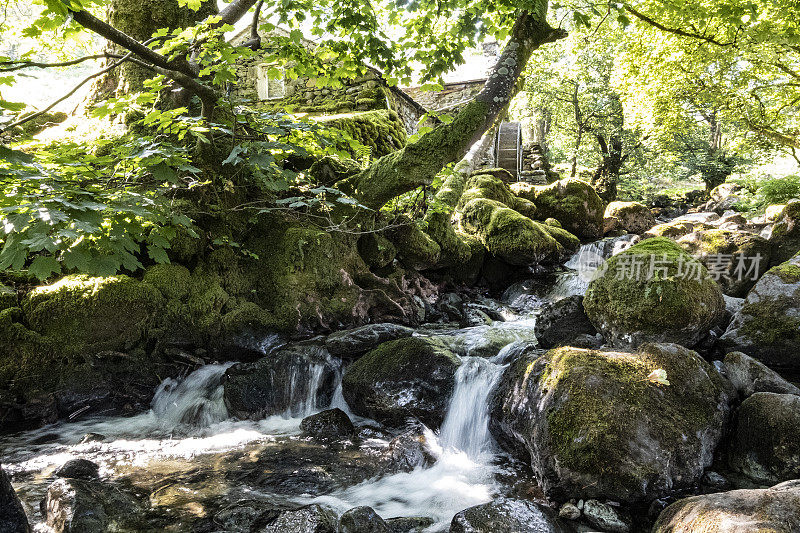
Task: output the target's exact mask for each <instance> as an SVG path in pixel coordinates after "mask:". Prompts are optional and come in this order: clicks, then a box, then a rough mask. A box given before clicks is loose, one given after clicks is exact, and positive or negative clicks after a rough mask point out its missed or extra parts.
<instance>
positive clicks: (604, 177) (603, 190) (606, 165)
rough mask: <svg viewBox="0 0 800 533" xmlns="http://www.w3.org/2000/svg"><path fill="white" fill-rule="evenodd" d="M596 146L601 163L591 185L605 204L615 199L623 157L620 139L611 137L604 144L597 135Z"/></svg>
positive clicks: (615, 136) (600, 136)
mask: <svg viewBox="0 0 800 533" xmlns="http://www.w3.org/2000/svg"><path fill="white" fill-rule="evenodd" d="M597 144H599V145H600V153H601V155H602V158H603V159H602V161H601V162H600V165H599V166H598V167H597V170H596V171H595V173H594V176H593V177H592V185H593V186H594V188H595V190H596V191H597V194H598V195H599V196H600V198H602V199H603V200H605V201H606V202H613V201H614V200H616V199H617V183H618V182H619V174H620V172H621V171H622V165H623V164H624V163H625V159H626V158H625V157H623V155H622V138H621V137H620V136H619V135H617V134H613V135H611V139H610V140H609V142H606V139H605V137H604V136H603V135H602V134H598V135H597Z"/></svg>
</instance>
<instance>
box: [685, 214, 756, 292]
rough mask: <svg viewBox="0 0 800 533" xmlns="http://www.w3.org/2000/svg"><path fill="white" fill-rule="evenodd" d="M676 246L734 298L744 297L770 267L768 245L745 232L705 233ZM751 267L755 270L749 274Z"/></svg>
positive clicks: (711, 231)
mask: <svg viewBox="0 0 800 533" xmlns="http://www.w3.org/2000/svg"><path fill="white" fill-rule="evenodd" d="M677 242H678V244H679V245H681V247H682V248H683V249H684V250H686V251H687V252H689V253H690V254H691V255H693V256H694V257H696V258H698V259H699V260H700V262H701V263H703V265H705V266H706V268H708V270H709V271H710V272H711V273H712V277H714V278H715V279H717V281H718V282H719V284H720V286H721V287H722V292H724V293H725V294H727V295H728V296H734V297H736V298H742V297H744V296H745V295H746V294H747V291H749V290H750V289H751V288H752V287H753V285H755V284H756V281H758V277H759V276H760V275H761V273H763V271H764V270H765V267H766V265H767V264H768V263H769V255H770V245H769V242H767V240H766V239H764V238H763V237H760V236H758V235H756V234H754V233H750V232H747V231H735V230H726V229H707V230H701V231H695V232H694V233H690V234H688V235H686V236H684V237H681V238H680V239H678V241H677ZM754 262H755V263H754ZM754 264H755V265H757V268H756V269H755V270H752V271H751V270H750V268H751V267H752V266H754ZM759 270H760V272H759Z"/></svg>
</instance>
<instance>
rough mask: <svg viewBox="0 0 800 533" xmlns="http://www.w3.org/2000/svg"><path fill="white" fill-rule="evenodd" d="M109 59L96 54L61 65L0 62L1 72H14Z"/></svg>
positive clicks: (32, 62) (36, 62)
mask: <svg viewBox="0 0 800 533" xmlns="http://www.w3.org/2000/svg"><path fill="white" fill-rule="evenodd" d="M107 57H108V54H95V55H91V56H84V57H79V58H77V59H70V60H69V61H62V62H61V63H40V62H38V61H2V62H0V72H12V71H15V70H22V69H24V68H55V67H69V66H72V65H77V64H79V63H83V62H84V61H90V60H92V59H105V58H107ZM6 65H8V66H6Z"/></svg>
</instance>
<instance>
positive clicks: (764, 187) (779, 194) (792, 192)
mask: <svg viewBox="0 0 800 533" xmlns="http://www.w3.org/2000/svg"><path fill="white" fill-rule="evenodd" d="M732 181H734V182H736V183H738V184H740V185H742V186H743V187H744V193H743V194H741V196H743V197H744V198H743V199H742V201H740V202H737V203H736V205H735V206H734V207H735V208H736V210H737V211H744V212H756V213H763V212H764V210H765V209H766V208H767V207H769V206H770V205H777V204H785V203H787V202H788V201H789V200H792V199H795V198H800V175H797V174H791V175H788V176H784V177H781V178H773V177H765V178H762V179H752V178H751V179H747V178H740V179H735V180H732Z"/></svg>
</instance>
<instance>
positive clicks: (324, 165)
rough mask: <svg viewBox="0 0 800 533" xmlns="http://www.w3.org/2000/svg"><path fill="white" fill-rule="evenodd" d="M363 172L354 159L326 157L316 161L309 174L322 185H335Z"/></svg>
mask: <svg viewBox="0 0 800 533" xmlns="http://www.w3.org/2000/svg"><path fill="white" fill-rule="evenodd" d="M360 171H361V163H359V162H358V161H355V160H353V159H341V158H339V157H336V156H332V155H326V156H324V157H322V158H320V159H317V160H316V161H314V164H312V165H311V168H310V169H309V170H308V173H309V174H310V175H311V177H313V178H314V180H316V182H317V183H321V184H322V185H333V184H334V183H336V182H337V181H339V180H343V179H345V178H347V177H349V176H352V175H353V174H357V173H358V172H360Z"/></svg>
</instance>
